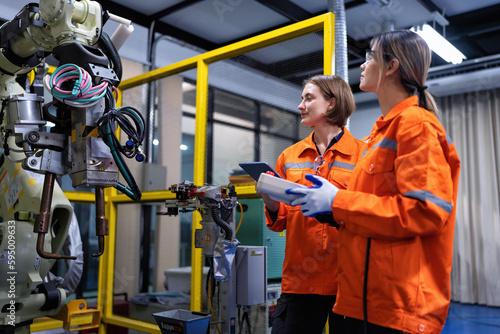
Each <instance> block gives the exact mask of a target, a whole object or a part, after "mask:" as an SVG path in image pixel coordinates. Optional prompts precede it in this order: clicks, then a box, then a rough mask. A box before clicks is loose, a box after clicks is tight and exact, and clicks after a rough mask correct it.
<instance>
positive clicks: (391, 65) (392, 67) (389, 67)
mask: <svg viewBox="0 0 500 334" xmlns="http://www.w3.org/2000/svg"><path fill="white" fill-rule="evenodd" d="M398 68H399V60H397V59H396V58H392V59H391V60H390V61H388V62H387V63H386V71H385V75H386V76H389V75H392V74H394V73H396V72H397V70H398Z"/></svg>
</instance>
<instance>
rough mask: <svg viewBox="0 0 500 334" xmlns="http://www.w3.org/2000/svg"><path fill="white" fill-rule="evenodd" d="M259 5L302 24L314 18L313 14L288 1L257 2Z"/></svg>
mask: <svg viewBox="0 0 500 334" xmlns="http://www.w3.org/2000/svg"><path fill="white" fill-rule="evenodd" d="M256 1H257V2H258V3H260V4H262V5H264V6H266V7H267V8H269V9H272V10H273V11H275V12H277V13H279V14H281V15H283V16H285V17H286V18H288V19H289V20H290V21H292V22H300V21H304V20H307V19H309V18H311V17H312V15H311V13H309V12H308V11H307V10H305V9H303V8H302V7H300V6H297V5H296V4H294V3H293V2H291V1H288V0H256Z"/></svg>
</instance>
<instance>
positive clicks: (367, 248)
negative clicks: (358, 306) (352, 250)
mask: <svg viewBox="0 0 500 334" xmlns="http://www.w3.org/2000/svg"><path fill="white" fill-rule="evenodd" d="M371 242H372V238H368V240H367V241H366V257H365V275H364V278H363V325H364V332H365V334H368V310H367V306H366V290H367V285H368V263H369V261H370V244H371Z"/></svg>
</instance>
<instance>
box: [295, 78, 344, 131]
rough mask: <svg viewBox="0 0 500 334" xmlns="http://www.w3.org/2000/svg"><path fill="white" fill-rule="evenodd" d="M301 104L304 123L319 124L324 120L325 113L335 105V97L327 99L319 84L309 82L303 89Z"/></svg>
mask: <svg viewBox="0 0 500 334" xmlns="http://www.w3.org/2000/svg"><path fill="white" fill-rule="evenodd" d="M301 100H302V101H301V102H300V104H299V107H298V108H299V110H300V116H301V117H302V120H301V123H302V125H308V126H317V125H318V124H319V123H321V122H324V121H325V119H324V118H323V114H324V113H325V112H326V111H327V110H328V109H330V108H333V107H334V106H335V98H331V99H330V100H327V99H325V97H324V96H323V94H322V93H321V90H320V89H319V87H318V86H316V85H315V84H313V83H308V84H307V85H305V86H304V89H303V90H302V97H301Z"/></svg>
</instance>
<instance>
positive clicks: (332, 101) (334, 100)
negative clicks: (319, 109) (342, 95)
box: [328, 97, 337, 110]
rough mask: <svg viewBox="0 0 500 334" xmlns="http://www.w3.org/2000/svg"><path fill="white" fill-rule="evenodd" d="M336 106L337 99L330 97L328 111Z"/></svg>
mask: <svg viewBox="0 0 500 334" xmlns="http://www.w3.org/2000/svg"><path fill="white" fill-rule="evenodd" d="M336 105H337V98H335V97H332V98H331V99H330V103H329V104H328V109H329V110H331V109H333V108H335V106H336Z"/></svg>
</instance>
